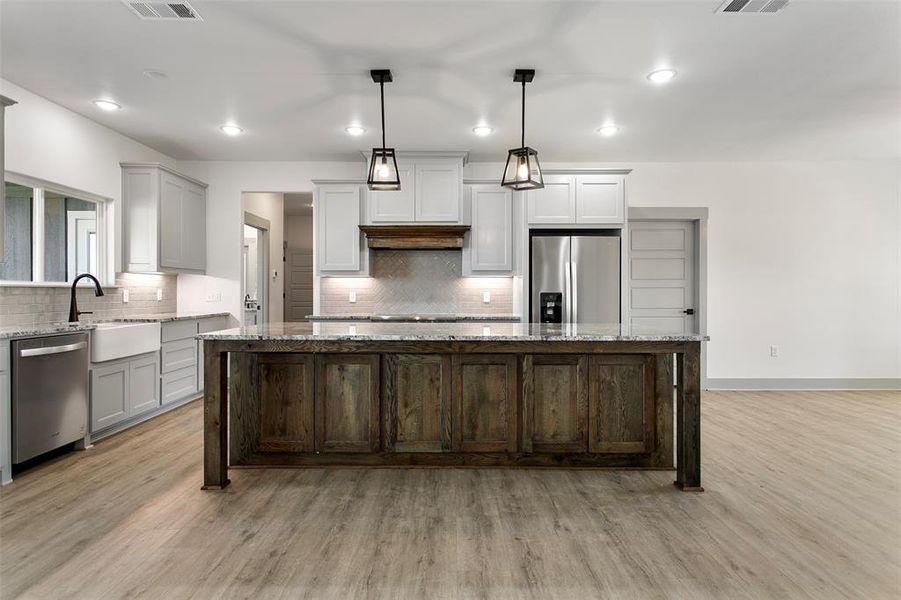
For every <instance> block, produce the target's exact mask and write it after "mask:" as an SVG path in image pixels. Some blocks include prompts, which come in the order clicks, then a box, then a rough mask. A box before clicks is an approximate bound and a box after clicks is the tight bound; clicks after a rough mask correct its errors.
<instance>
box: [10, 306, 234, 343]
mask: <svg viewBox="0 0 901 600" xmlns="http://www.w3.org/2000/svg"><path fill="white" fill-rule="evenodd" d="M229 314H230V313H227V312H216V313H188V312H177V313H160V314H156V315H131V316H128V317H116V318H115V319H98V320H96V321H84V322H81V323H39V324H36V325H10V326H6V327H0V340H2V339H9V338H20V337H32V336H38V335H52V334H55V333H72V332H76V331H90V330H92V329H96V328H97V323H169V322H171V321H182V320H186V319H207V318H211V317H225V316H228V315H229Z"/></svg>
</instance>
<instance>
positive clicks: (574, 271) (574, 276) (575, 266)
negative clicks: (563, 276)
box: [569, 261, 579, 323]
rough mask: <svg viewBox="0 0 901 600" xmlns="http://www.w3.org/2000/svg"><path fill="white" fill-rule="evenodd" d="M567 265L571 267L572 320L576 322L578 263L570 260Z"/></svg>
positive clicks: (577, 314) (577, 317)
mask: <svg viewBox="0 0 901 600" xmlns="http://www.w3.org/2000/svg"><path fill="white" fill-rule="evenodd" d="M569 267H570V269H572V280H573V284H572V289H573V301H572V305H573V315H572V317H573V318H572V322H573V323H578V322H579V277H578V273H579V265H578V264H576V261H572V262H570V263H569Z"/></svg>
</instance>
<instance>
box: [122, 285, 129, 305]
mask: <svg viewBox="0 0 901 600" xmlns="http://www.w3.org/2000/svg"><path fill="white" fill-rule="evenodd" d="M122 302H124V303H125V304H128V288H124V289H123V290H122Z"/></svg>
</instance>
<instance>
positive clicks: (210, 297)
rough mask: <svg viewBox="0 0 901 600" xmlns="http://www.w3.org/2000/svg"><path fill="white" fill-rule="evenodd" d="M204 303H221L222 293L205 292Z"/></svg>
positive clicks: (217, 291)
mask: <svg viewBox="0 0 901 600" xmlns="http://www.w3.org/2000/svg"><path fill="white" fill-rule="evenodd" d="M206 301H207V302H221V301H222V292H220V291H219V290H216V291H212V292H207V293H206Z"/></svg>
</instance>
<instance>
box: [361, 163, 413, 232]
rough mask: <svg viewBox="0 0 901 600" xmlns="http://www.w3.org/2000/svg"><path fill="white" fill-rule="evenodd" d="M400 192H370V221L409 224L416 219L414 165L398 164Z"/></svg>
mask: <svg viewBox="0 0 901 600" xmlns="http://www.w3.org/2000/svg"><path fill="white" fill-rule="evenodd" d="M397 173H398V175H399V176H400V190H399V191H396V192H376V191H370V192H369V220H370V221H371V222H373V223H409V222H411V221H414V220H415V219H416V212H415V193H414V192H415V190H416V183H415V180H414V175H413V165H412V164H410V163H403V162H400V163H398V164H397Z"/></svg>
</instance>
